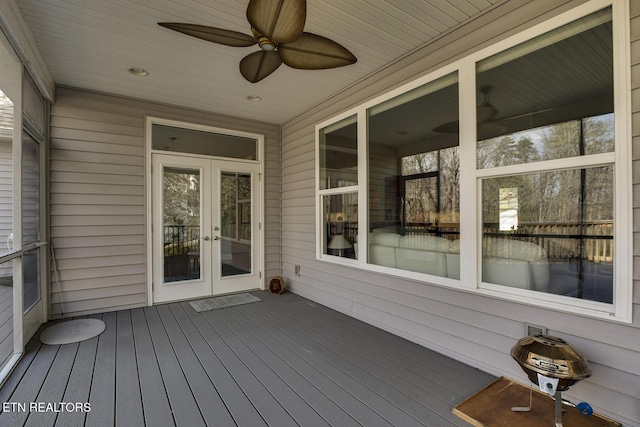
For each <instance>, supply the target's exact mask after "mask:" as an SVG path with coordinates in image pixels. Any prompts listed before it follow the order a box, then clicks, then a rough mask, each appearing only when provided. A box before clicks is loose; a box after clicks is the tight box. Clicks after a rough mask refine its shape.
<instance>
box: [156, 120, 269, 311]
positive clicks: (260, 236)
mask: <svg viewBox="0 0 640 427" xmlns="http://www.w3.org/2000/svg"><path fill="white" fill-rule="evenodd" d="M154 124H160V125H165V126H174V127H179V128H186V129H193V130H200V131H204V132H214V133H219V134H226V135H233V136H241V137H245V138H253V139H255V140H256V143H257V149H256V151H257V160H255V161H247V160H240V159H232V158H224V157H212V156H203V155H197V154H176V155H179V156H183V155H184V156H189V157H194V158H206V159H218V160H222V161H228V162H238V163H239V164H242V163H254V164H257V165H259V173H258V180H257V183H256V187H255V190H256V191H257V192H258V195H257V197H258V200H259V205H260V209H259V212H258V215H257V216H256V220H257V223H258V227H257V228H258V232H257V235H256V240H255V244H256V245H257V247H258V248H259V250H258V252H259V254H260V255H259V259H258V260H257V262H256V264H255V265H256V268H257V270H258V271H257V272H256V273H257V274H258V275H259V278H260V279H259V284H260V289H261V290H264V289H266V285H265V281H266V279H265V277H264V271H265V254H266V252H265V227H264V216H265V213H264V212H265V204H264V200H265V197H264V194H265V183H264V181H265V180H264V179H263V177H264V168H265V166H264V139H265V137H264V135H262V134H256V133H251V132H243V131H237V130H231V129H224V128H218V127H214V126H207V125H200V124H193V123H187V122H182V121H177V120H171V119H164V118H158V117H151V116H148V117H147V118H146V132H145V184H146V185H145V199H146V216H145V222H146V224H145V228H146V261H147V266H146V281H147V305H148V306H152V305H153V304H154V302H153V300H154V298H153V251H152V249H153V233H152V216H153V201H152V189H153V186H152V173H153V171H152V165H151V158H152V155H153V154H156V153H164V154H172V153H169V152H166V151H160V150H153V149H152V127H153V125H154Z"/></svg>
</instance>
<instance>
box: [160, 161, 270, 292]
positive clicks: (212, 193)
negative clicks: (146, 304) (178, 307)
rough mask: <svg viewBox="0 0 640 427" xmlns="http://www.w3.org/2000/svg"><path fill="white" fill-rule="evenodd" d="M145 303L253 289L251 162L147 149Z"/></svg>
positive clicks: (256, 254)
mask: <svg viewBox="0 0 640 427" xmlns="http://www.w3.org/2000/svg"><path fill="white" fill-rule="evenodd" d="M151 163H152V203H153V209H152V211H153V214H152V245H153V248H152V259H153V266H152V271H153V285H152V287H153V302H154V303H161V302H167V301H176V300H182V299H191V298H199V297H206V296H211V295H219V294H226V293H231V292H239V291H244V290H250V289H258V288H260V272H259V271H258V270H259V265H260V263H259V260H260V243H259V240H260V231H259V217H260V215H259V212H260V191H259V190H258V179H259V164H257V163H255V162H241V161H229V160H218V159H211V158H207V157H190V156H182V155H167V154H153V155H152V160H151Z"/></svg>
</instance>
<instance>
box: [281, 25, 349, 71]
mask: <svg viewBox="0 0 640 427" xmlns="http://www.w3.org/2000/svg"><path fill="white" fill-rule="evenodd" d="M278 52H279V53H280V58H282V62H284V63H285V64H287V65H288V66H289V67H292V68H299V69H303V70H324V69H327V68H336V67H342V66H345V65H350V64H355V63H356V61H357V58H356V57H355V56H354V55H353V54H352V53H351V52H349V51H348V50H347V49H346V48H345V47H343V46H342V45H340V44H338V43H336V42H334V41H333V40H329V39H328V38H326V37H322V36H319V35H317V34H311V33H303V34H302V36H301V37H300V38H299V39H298V40H296V41H294V42H292V43H282V44H280V45H279V46H278Z"/></svg>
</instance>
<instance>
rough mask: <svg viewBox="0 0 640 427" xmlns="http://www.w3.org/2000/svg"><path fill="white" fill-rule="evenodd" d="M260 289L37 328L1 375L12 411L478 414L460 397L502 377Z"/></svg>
mask: <svg viewBox="0 0 640 427" xmlns="http://www.w3.org/2000/svg"><path fill="white" fill-rule="evenodd" d="M254 295H256V296H258V297H260V298H261V299H262V300H263V301H262V302H257V303H252V304H246V305H241V306H236V307H230V308H223V309H218V310H213V311H207V312H202V313H197V312H196V311H195V310H194V309H193V308H192V307H191V306H190V305H189V304H188V303H173V304H167V305H161V306H155V307H148V308H144V309H134V310H126V311H119V312H112V313H105V314H102V315H97V316H92V317H97V318H101V319H102V320H103V321H104V322H105V323H106V325H107V328H106V330H105V332H104V333H103V334H102V335H100V336H99V337H96V338H93V339H91V340H87V341H83V342H80V343H75V344H66V345H62V346H49V345H42V344H40V342H39V341H38V340H36V339H34V340H31V341H30V342H29V343H28V346H27V348H26V353H25V356H24V358H23V359H22V361H21V362H20V363H19V365H18V366H17V367H16V369H15V371H14V372H13V374H12V375H11V376H10V377H9V379H8V380H7V382H6V383H5V384H4V386H3V387H2V388H1V389H0V402H3V403H5V402H8V404H9V405H13V406H12V407H11V409H13V410H7V411H5V412H3V413H2V414H0V425H1V426H23V425H25V426H64V427H70V426H91V427H93V426H114V425H118V426H132V427H135V426H152V427H157V426H159V427H161V426H186V427H195V426H235V425H238V426H248V427H258V426H277V427H286V426H303V427H307V426H339V427H343V426H344V427H347V426H366V427H372V426H398V427H409V426H430V427H439V426H466V425H468V424H466V423H465V422H464V421H462V420H460V419H459V418H457V417H456V416H455V415H453V414H452V412H451V409H452V407H453V406H454V405H456V404H457V403H459V402H460V401H462V400H463V399H464V398H466V397H468V396H470V395H472V394H473V393H475V392H476V391H478V390H479V389H481V388H483V387H484V386H486V385H488V384H489V383H490V382H492V381H493V380H494V379H495V378H494V377H492V376H491V375H488V374H486V373H483V372H481V371H479V370H477V369H475V368H472V367H470V366H467V365H464V364H462V363H459V362H456V361H454V360H452V359H450V358H447V357H445V356H442V355H440V354H438V353H434V352H432V351H430V350H427V349H425V348H422V347H420V346H418V345H416V344H413V343H411V342H408V341H406V340H404V339H402V338H399V337H396V336H394V335H391V334H389V333H386V332H384V331H381V330H379V329H376V328H374V327H372V326H370V325H367V324H365V323H362V322H360V321H358V320H355V319H353V318H350V317H348V316H345V315H342V314H340V313H337V312H335V311H333V310H331V309H328V308H326V307H323V306H321V305H318V304H315V303H313V302H311V301H308V300H306V299H304V298H301V297H299V296H297V295H294V294H291V293H285V294H283V295H279V296H278V295H273V294H270V293H268V292H256V293H255V294H254ZM32 402H35V403H57V404H58V406H57V407H53V408H51V407H50V408H46V407H44V408H42V409H45V410H46V409H49V410H50V411H48V412H37V411H30V407H29V405H30V403H32ZM60 402H65V403H89V404H90V412H81V411H73V412H67V411H66V410H65V408H64V407H61V406H60ZM18 403H25V404H26V411H22V410H21V408H20V407H19V406H18V405H17V404H18ZM4 406H5V408H4V409H10V408H9V407H6V406H7V404H5V405H4ZM0 409H3V408H1V407H0ZM56 410H57V411H58V412H55V411H56Z"/></svg>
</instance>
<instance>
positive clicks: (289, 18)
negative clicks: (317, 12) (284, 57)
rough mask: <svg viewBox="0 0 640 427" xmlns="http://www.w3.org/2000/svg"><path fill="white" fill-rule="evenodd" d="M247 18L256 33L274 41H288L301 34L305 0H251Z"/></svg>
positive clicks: (305, 12)
mask: <svg viewBox="0 0 640 427" xmlns="http://www.w3.org/2000/svg"><path fill="white" fill-rule="evenodd" d="M247 19H248V20H249V23H250V24H251V26H252V27H253V28H255V29H256V30H257V31H258V33H260V34H262V35H263V36H265V37H267V38H268V39H269V40H271V41H273V42H275V43H290V42H292V41H294V40H296V39H297V38H298V37H300V36H301V35H302V30H303V29H304V24H305V21H306V19H307V2H306V1H305V0H251V1H250V2H249V6H247Z"/></svg>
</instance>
